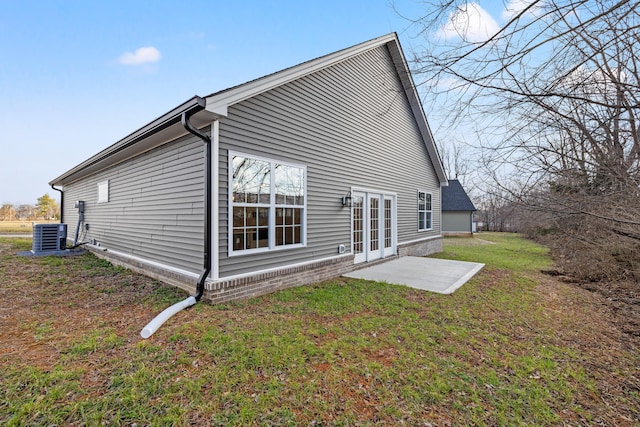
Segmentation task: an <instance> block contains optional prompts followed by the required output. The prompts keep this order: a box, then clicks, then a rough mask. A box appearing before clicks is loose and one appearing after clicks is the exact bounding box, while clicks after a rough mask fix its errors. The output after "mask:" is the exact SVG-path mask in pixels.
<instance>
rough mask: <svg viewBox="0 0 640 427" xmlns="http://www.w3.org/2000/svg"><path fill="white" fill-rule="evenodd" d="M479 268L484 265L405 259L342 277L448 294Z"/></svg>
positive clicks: (419, 258)
mask: <svg viewBox="0 0 640 427" xmlns="http://www.w3.org/2000/svg"><path fill="white" fill-rule="evenodd" d="M482 267H484V264H479V263H476V262H466V261H454V260H450V259H437V258H424V257H412V256H406V257H402V258H398V259H395V260H393V261H389V262H384V263H381V264H376V265H374V266H371V267H365V268H362V269H360V270H356V271H352V272H350V273H347V274H345V275H344V276H345V277H351V278H355V279H365V280H375V281H378V282H387V283H393V284H397V285H406V286H410V287H412V288H416V289H422V290H425V291H430V292H437V293H439V294H451V293H453V292H454V291H455V290H456V289H458V288H459V287H461V286H462V285H464V284H465V283H466V282H467V281H468V280H469V279H471V278H472V277H473V276H474V275H475V274H476V273H477V272H478V271H480V270H481V269H482Z"/></svg>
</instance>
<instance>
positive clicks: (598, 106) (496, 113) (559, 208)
mask: <svg viewBox="0 0 640 427" xmlns="http://www.w3.org/2000/svg"><path fill="white" fill-rule="evenodd" d="M516 5H520V7H515V6H516ZM639 6H640V4H639V2H638V1H630V0H626V1H625V0H618V1H616V0H548V1H541V0H539V1H532V2H529V3H526V2H521V1H520V2H513V1H512V2H511V3H509V5H507V8H506V10H505V17H506V20H505V23H504V25H502V26H496V27H495V28H493V29H491V27H486V28H488V29H489V30H491V31H489V32H487V33H485V34H479V33H478V32H477V31H475V32H474V31H472V30H473V28H472V23H473V19H474V16H475V15H474V14H478V13H479V12H478V6H477V4H475V3H467V2H463V1H459V0H448V1H444V0H443V1H442V2H440V3H439V4H437V5H435V7H433V9H431V11H430V12H429V13H428V14H427V15H426V16H424V17H421V18H420V19H417V20H415V21H414V23H415V24H416V25H417V26H419V29H420V31H421V33H422V34H423V35H424V36H425V37H424V38H423V40H424V44H422V48H421V49H419V50H416V51H415V53H414V55H413V58H412V64H413V68H414V72H415V73H418V74H420V75H422V76H424V78H423V81H424V82H425V84H428V85H429V88H430V90H431V89H433V91H432V93H435V95H436V96H435V97H434V99H435V101H434V102H437V103H445V104H447V105H449V106H453V107H449V108H447V107H445V108H441V111H447V112H449V116H448V117H447V119H448V120H447V121H448V122H449V123H451V124H452V125H453V126H459V123H460V121H461V120H469V119H472V120H473V121H474V122H475V124H476V127H477V128H478V129H480V130H481V131H482V135H483V136H482V137H481V138H480V139H479V146H480V148H482V154H481V156H482V160H483V164H484V166H485V170H484V171H483V176H485V177H491V178H493V179H492V183H491V184H492V187H494V188H496V187H499V188H500V190H501V191H508V193H509V197H510V200H511V201H512V202H513V203H517V204H518V205H520V206H522V207H527V208H528V209H529V210H530V211H531V212H534V213H535V212H538V213H540V215H537V216H536V215H529V216H528V220H529V223H530V225H531V226H535V227H534V228H536V227H537V228H538V229H541V228H544V229H546V230H547V231H549V232H551V231H553V233H556V234H557V233H562V235H563V238H562V239H557V238H556V239H554V241H555V242H556V243H558V242H560V243H561V244H560V245H559V248H558V249H559V250H560V251H564V252H566V254H569V255H571V257H573V256H574V255H575V254H576V253H578V252H589V251H592V252H593V254H594V255H593V256H594V257H595V258H600V259H603V258H606V256H609V255H611V256H614V255H615V256H614V258H615V257H617V256H618V255H619V254H621V253H622V254H624V256H623V257H622V258H624V259H620V257H618V258H616V259H615V260H614V261H615V264H616V265H618V266H621V267H620V269H619V270H616V271H618V272H619V274H622V275H626V276H634V275H635V277H640V267H639V265H640V260H639V258H640V255H638V254H640V217H639V216H638V211H639V210H640V132H639V130H640V72H639V69H640V61H639V56H638V49H640V47H639V46H640V7H639ZM510 8H511V10H510ZM446 31H448V32H449V34H450V33H451V32H452V31H455V32H457V35H458V37H457V38H451V37H445V36H444V35H443V34H444V32H446ZM452 40H453V41H452ZM503 183H506V184H503ZM536 217H537V218H539V219H540V221H539V222H538V223H537V224H535V222H534V221H531V220H532V219H535V218H536ZM563 245H564V246H563ZM612 254H613V255H612ZM616 254H618V255H616ZM605 255H606V256H605ZM587 263H588V262H587ZM614 270H615V268H614ZM616 274H617V273H616ZM586 276H588V277H590V278H596V277H594V275H593V274H592V272H589V273H588V274H586Z"/></svg>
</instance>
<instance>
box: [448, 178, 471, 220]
mask: <svg viewBox="0 0 640 427" xmlns="http://www.w3.org/2000/svg"><path fill="white" fill-rule="evenodd" d="M475 210H477V209H476V207H475V206H473V202H472V201H471V199H470V198H469V196H468V195H467V192H466V191H464V188H462V184H460V181H458V180H457V179H450V180H449V185H448V186H447V187H442V211H443V212H444V211H475Z"/></svg>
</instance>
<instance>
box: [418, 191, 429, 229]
mask: <svg viewBox="0 0 640 427" xmlns="http://www.w3.org/2000/svg"><path fill="white" fill-rule="evenodd" d="M432 214H433V211H432V210H431V193H426V192H424V191H418V231H426V230H431V229H432V228H433V224H432Z"/></svg>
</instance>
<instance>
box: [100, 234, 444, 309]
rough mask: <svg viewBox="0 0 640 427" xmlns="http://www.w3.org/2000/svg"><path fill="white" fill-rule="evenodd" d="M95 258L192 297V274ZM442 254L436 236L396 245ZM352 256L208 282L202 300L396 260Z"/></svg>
mask: <svg viewBox="0 0 640 427" xmlns="http://www.w3.org/2000/svg"><path fill="white" fill-rule="evenodd" d="M89 249H91V250H92V252H94V253H95V254H96V255H97V256H98V257H100V258H104V259H106V260H108V261H110V262H111V263H113V264H114V265H120V266H123V267H126V268H129V269H131V270H133V271H136V272H138V273H142V274H144V275H146V276H149V277H152V278H154V279H157V280H160V281H162V282H165V283H167V284H170V285H172V286H176V287H178V288H181V289H184V290H185V291H187V292H189V293H194V292H195V288H196V282H197V278H196V277H194V275H193V274H191V275H190V274H184V273H181V272H179V271H173V270H171V269H166V268H163V267H162V266H160V265H157V264H153V263H148V262H145V261H144V260H139V259H134V258H130V257H128V256H126V255H122V254H117V253H114V252H111V251H106V250H104V249H98V248H89ZM441 251H442V237H441V236H436V237H431V238H427V239H424V240H417V241H413V242H408V243H402V244H399V245H398V256H426V255H429V254H432V253H436V252H441ZM353 258H354V256H353V255H352V254H348V255H342V256H338V257H335V258H330V259H324V260H320V261H311V262H308V263H303V264H298V265H293V266H288V267H282V268H274V269H271V270H268V271H263V272H259V273H254V274H247V275H243V276H236V277H232V278H228V279H225V278H221V279H219V280H216V281H212V280H208V281H207V283H206V284H205V292H204V296H203V299H204V300H207V301H210V302H212V303H220V302H225V301H232V300H240V299H247V298H253V297H257V296H260V295H265V294H268V293H271V292H275V291H277V290H281V289H287V288H292V287H296V286H303V285H307V284H310V283H317V282H321V281H323V280H328V279H333V278H336V277H340V276H342V275H343V274H345V273H348V272H350V271H353V270H356V269H360V268H365V267H369V266H371V265H374V264H376V263H380V262H386V261H389V260H392V259H396V258H397V257H396V256H393V257H388V258H385V259H381V260H377V261H374V262H368V263H360V264H356V265H354V263H353Z"/></svg>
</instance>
